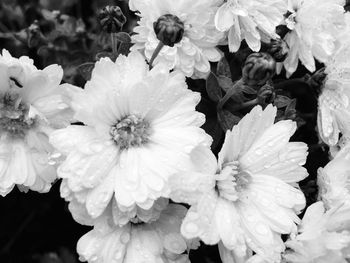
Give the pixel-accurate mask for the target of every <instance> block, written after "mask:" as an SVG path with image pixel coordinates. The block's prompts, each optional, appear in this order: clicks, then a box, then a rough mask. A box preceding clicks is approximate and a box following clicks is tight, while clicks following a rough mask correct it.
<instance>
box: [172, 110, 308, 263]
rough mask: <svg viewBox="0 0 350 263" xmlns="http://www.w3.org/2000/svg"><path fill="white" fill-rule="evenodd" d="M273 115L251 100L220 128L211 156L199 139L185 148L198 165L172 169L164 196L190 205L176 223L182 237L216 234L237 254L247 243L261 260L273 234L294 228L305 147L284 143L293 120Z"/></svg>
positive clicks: (275, 246)
mask: <svg viewBox="0 0 350 263" xmlns="http://www.w3.org/2000/svg"><path fill="white" fill-rule="evenodd" d="M275 116H276V108H275V107H272V106H271V105H269V106H267V108H266V109H265V110H264V111H263V110H262V109H261V107H260V106H256V107H255V108H254V109H253V110H252V111H251V112H250V113H249V114H247V115H246V116H245V117H244V118H243V119H242V120H241V121H240V122H239V124H237V125H236V126H234V127H233V129H232V130H231V131H227V133H226V138H225V142H224V144H223V147H222V149H221V151H220V153H219V160H218V162H217V160H216V158H215V156H214V155H213V154H212V153H211V151H210V150H208V149H207V148H205V147H202V146H199V147H197V148H195V149H194V150H193V151H192V155H191V157H192V161H193V165H194V167H196V169H197V170H196V171H195V172H192V171H191V170H190V171H188V172H184V173H178V174H176V175H174V176H171V179H170V182H169V184H170V188H171V195H170V197H171V198H172V199H173V200H174V201H176V202H185V203H189V204H190V205H191V208H190V209H189V211H188V213H187V215H186V217H185V219H184V222H183V224H182V227H181V231H182V234H183V235H184V236H185V237H186V238H194V237H199V238H200V239H201V240H203V242H205V243H206V244H216V243H218V242H219V241H220V242H222V243H223V245H224V247H225V248H226V249H228V250H231V251H232V253H233V254H234V255H235V256H236V257H238V258H242V257H245V256H246V255H247V253H248V252H249V251H248V250H247V248H249V249H251V250H253V251H254V252H255V253H257V254H258V255H259V256H261V257H263V258H269V259H270V260H269V261H268V262H276V261H277V262H278V257H279V254H280V252H281V251H282V250H283V242H282V240H281V237H280V234H288V233H290V232H291V231H293V230H294V229H295V228H296V226H295V223H299V218H298V217H297V216H296V213H298V212H299V211H300V210H301V209H303V208H304V206H305V198H304V195H303V193H302V192H301V191H300V190H299V189H298V188H296V187H294V185H295V184H296V182H298V181H300V180H302V179H304V178H305V177H306V176H307V172H306V169H305V168H303V167H302V166H301V165H303V164H304V163H305V160H306V156H307V147H306V145H305V144H304V143H301V142H288V141H289V138H290V137H291V136H292V134H293V133H294V132H295V130H296V124H295V123H294V122H292V121H290V120H287V121H279V122H277V123H275V124H274V119H275ZM292 185H293V186H292ZM226 254H227V253H226Z"/></svg>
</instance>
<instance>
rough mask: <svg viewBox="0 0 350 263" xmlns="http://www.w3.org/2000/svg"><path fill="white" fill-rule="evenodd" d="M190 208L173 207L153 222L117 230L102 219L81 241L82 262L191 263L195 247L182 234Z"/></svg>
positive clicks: (79, 242) (104, 218)
mask: <svg viewBox="0 0 350 263" xmlns="http://www.w3.org/2000/svg"><path fill="white" fill-rule="evenodd" d="M186 211H187V209H186V208H185V207H183V206H181V205H175V204H171V205H169V206H168V208H167V209H166V210H164V211H162V213H161V215H160V217H159V218H157V220H156V221H154V222H152V223H148V224H145V223H129V224H127V225H125V226H123V227H117V226H114V225H113V224H110V223H109V220H108V216H102V217H101V218H99V220H98V222H96V223H95V226H94V229H93V230H91V231H90V232H88V233H87V234H85V235H84V236H83V237H82V238H80V240H79V241H78V245H77V251H78V254H79V255H80V260H81V261H87V262H90V263H95V262H96V263H145V262H150V263H155V262H157V263H189V262H190V261H189V258H188V254H187V253H186V252H187V249H188V246H190V245H191V244H190V243H189V242H188V241H186V240H185V239H184V238H183V237H182V236H181V233H180V226H181V222H182V219H183V218H184V216H185V214H186Z"/></svg>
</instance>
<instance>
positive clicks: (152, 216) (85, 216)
mask: <svg viewBox="0 0 350 263" xmlns="http://www.w3.org/2000/svg"><path fill="white" fill-rule="evenodd" d="M67 183H68V180H67V179H63V180H62V183H61V189H60V190H61V196H62V197H63V198H64V199H65V200H66V201H67V202H69V205H68V208H69V211H70V212H71V214H72V217H73V218H74V220H75V221H77V222H78V223H79V224H82V225H94V223H95V222H96V221H97V220H99V218H100V217H102V216H104V215H106V214H109V218H110V219H112V220H111V222H113V223H114V225H116V226H124V225H126V224H127V223H129V222H133V223H139V222H143V223H150V222H153V221H156V220H157V219H158V218H159V215H160V213H161V212H162V211H163V210H164V209H165V208H166V207H167V205H168V203H169V201H168V199H166V198H158V199H157V200H155V201H154V203H153V205H152V207H151V208H148V209H142V208H141V207H138V206H135V207H134V208H133V209H126V210H121V209H120V208H119V206H118V204H117V201H116V199H115V198H112V199H111V200H110V202H109V203H108V205H107V208H106V209H105V210H104V212H103V213H102V214H101V215H100V216H98V217H92V216H91V215H90V214H89V212H88V210H87V208H86V205H85V198H86V197H85V196H86V195H87V194H88V193H89V190H88V189H87V190H86V191H81V192H79V194H76V193H74V192H72V191H71V190H70V188H69V187H68V184H67ZM111 222H110V223H111Z"/></svg>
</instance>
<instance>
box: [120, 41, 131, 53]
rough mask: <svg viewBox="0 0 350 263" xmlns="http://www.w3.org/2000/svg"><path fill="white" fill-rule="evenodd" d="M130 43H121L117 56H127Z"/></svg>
mask: <svg viewBox="0 0 350 263" xmlns="http://www.w3.org/2000/svg"><path fill="white" fill-rule="evenodd" d="M131 46H132V43H126V42H121V43H120V44H119V48H118V55H120V54H121V55H128V54H129V52H130V47H131Z"/></svg>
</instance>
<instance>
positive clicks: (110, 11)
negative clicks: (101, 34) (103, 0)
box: [98, 5, 126, 33]
mask: <svg viewBox="0 0 350 263" xmlns="http://www.w3.org/2000/svg"><path fill="white" fill-rule="evenodd" d="M98 19H99V20H100V24H101V26H102V29H103V30H105V31H106V32H107V33H116V32H119V31H120V30H121V28H122V27H123V25H124V24H125V23H126V18H125V16H124V14H123V12H122V10H121V9H120V7H119V6H109V5H108V6H106V7H104V8H103V9H102V10H101V11H100V12H99V14H98Z"/></svg>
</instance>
